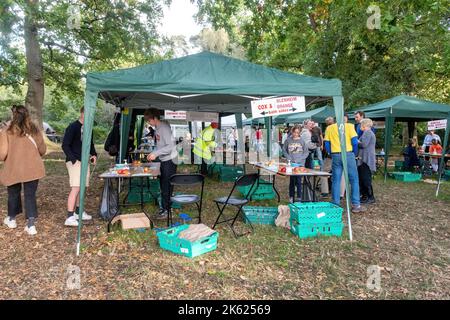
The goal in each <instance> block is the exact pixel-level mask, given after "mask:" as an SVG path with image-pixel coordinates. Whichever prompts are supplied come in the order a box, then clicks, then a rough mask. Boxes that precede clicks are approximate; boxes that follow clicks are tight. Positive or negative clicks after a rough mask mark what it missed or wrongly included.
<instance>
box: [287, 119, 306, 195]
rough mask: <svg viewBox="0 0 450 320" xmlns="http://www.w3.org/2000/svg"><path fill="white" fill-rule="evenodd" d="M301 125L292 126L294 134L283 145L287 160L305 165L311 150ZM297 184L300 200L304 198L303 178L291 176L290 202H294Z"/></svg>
mask: <svg viewBox="0 0 450 320" xmlns="http://www.w3.org/2000/svg"><path fill="white" fill-rule="evenodd" d="M300 131H301V127H300V126H299V125H296V126H294V127H293V128H292V135H291V136H289V137H288V138H287V139H286V141H285V142H284V145H283V156H284V157H285V158H286V160H288V161H291V162H292V163H297V164H299V165H300V166H302V167H303V166H305V161H306V158H307V157H308V155H309V150H308V148H307V146H306V143H305V141H304V140H303V139H302V138H300ZM296 186H297V197H298V199H299V201H300V200H301V198H302V178H301V177H299V176H290V177H289V202H290V203H293V202H294V196H295V187H296Z"/></svg>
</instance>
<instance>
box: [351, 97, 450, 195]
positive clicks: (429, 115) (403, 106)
mask: <svg viewBox="0 0 450 320" xmlns="http://www.w3.org/2000/svg"><path fill="white" fill-rule="evenodd" d="M355 111H364V113H365V115H366V118H370V119H372V120H385V124H386V126H385V141H384V150H385V159H384V172H385V180H386V177H387V161H388V159H389V151H390V149H391V144H392V131H393V127H394V123H395V121H398V122H414V121H418V122H420V121H431V120H441V119H447V129H446V131H445V138H444V144H443V147H444V149H445V148H446V146H447V145H448V136H449V126H450V105H447V104H442V103H436V102H432V101H427V100H422V99H419V98H415V97H411V96H407V95H400V96H397V97H394V98H391V99H388V100H384V101H382V102H379V103H375V104H372V105H368V106H366V107H362V108H359V109H357V110H355ZM350 117H352V118H354V115H350ZM443 164H444V158H442V160H441V168H442V167H443ZM440 180H441V175H439V183H440ZM438 186H439V185H438ZM437 190H439V189H437ZM436 194H438V191H437V192H436Z"/></svg>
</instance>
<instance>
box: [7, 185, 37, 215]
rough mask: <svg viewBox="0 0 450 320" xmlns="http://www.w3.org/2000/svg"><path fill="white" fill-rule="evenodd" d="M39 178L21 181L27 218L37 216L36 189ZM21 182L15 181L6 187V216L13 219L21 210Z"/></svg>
mask: <svg viewBox="0 0 450 320" xmlns="http://www.w3.org/2000/svg"><path fill="white" fill-rule="evenodd" d="M38 183H39V180H34V181H30V182H24V183H23V192H24V198H25V214H26V216H27V219H29V218H37V204H36V190H37V187H38ZM21 191H22V183H17V184H14V185H12V186H9V187H8V216H9V217H10V218H11V219H15V218H16V216H17V214H19V213H21V212H22V200H21V198H20V193H21Z"/></svg>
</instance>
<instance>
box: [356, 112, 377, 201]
mask: <svg viewBox="0 0 450 320" xmlns="http://www.w3.org/2000/svg"><path fill="white" fill-rule="evenodd" d="M360 124H361V130H362V132H363V134H362V135H361V138H359V145H358V158H359V159H358V175H359V190H360V192H361V203H365V204H372V203H375V197H374V195H373V188H372V172H376V171H377V165H376V161H377V160H376V157H375V144H376V140H377V139H376V137H375V134H374V133H373V131H372V126H373V122H372V120H370V119H362V120H361V123H360Z"/></svg>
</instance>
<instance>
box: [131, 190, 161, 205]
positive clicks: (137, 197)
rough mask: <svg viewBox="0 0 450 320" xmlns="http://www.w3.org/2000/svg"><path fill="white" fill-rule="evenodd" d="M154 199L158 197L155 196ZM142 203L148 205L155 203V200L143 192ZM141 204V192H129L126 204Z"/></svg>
mask: <svg viewBox="0 0 450 320" xmlns="http://www.w3.org/2000/svg"><path fill="white" fill-rule="evenodd" d="M155 196H156V197H158V196H159V193H158V194H155ZM143 198H144V203H150V202H153V201H155V198H154V197H153V196H152V195H151V194H150V193H148V192H144V195H143ZM140 202H141V191H140V190H138V191H137V192H130V193H129V194H128V198H127V203H140Z"/></svg>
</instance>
